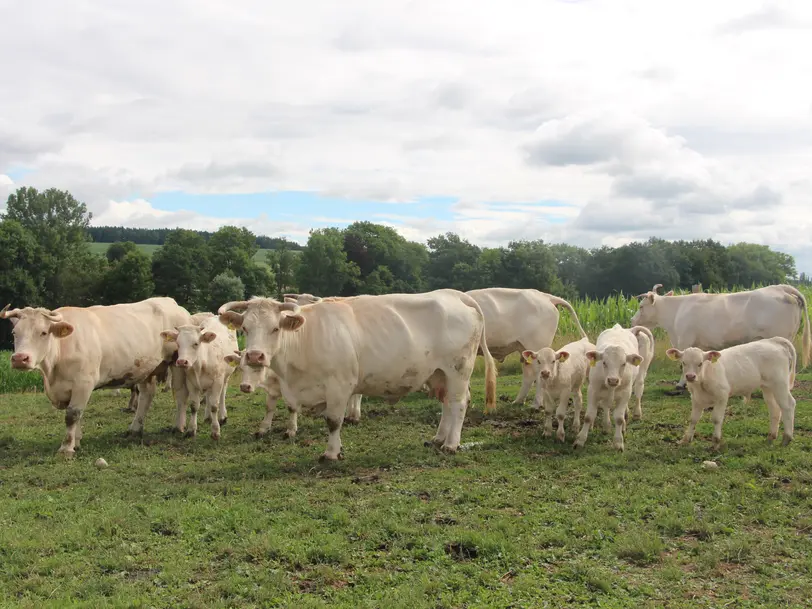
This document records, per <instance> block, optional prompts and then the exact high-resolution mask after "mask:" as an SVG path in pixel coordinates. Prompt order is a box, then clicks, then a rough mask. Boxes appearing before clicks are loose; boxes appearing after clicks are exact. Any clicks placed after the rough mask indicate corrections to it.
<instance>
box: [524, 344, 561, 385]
mask: <svg viewBox="0 0 812 609" xmlns="http://www.w3.org/2000/svg"><path fill="white" fill-rule="evenodd" d="M569 356H570V354H569V353H568V352H567V351H558V352H556V351H553V350H552V349H551V348H550V347H544V348H543V349H539V350H538V351H522V357H523V358H524V360H525V362H529V363H530V364H531V365H532V366H533V367H534V368H535V371H536V373H537V375H538V376H539V377H540V378H541V380H542V382H543V381H548V380H552V379H555V378H556V376H558V364H559V363H563V362H566V361H567V359H568V358H569Z"/></svg>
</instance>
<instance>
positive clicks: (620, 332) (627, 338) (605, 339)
mask: <svg viewBox="0 0 812 609" xmlns="http://www.w3.org/2000/svg"><path fill="white" fill-rule="evenodd" d="M609 345H618V346H621V347H623V348H624V349H625V350H626V353H637V352H638V345H637V337H636V336H634V334H632V333H631V332H630V331H629V330H628V329H627V328H623V327H622V326H620V324H615V325H614V326H612V327H611V328H607V329H606V330H604V331H603V332H601V333H600V334H599V335H598V339H597V340H596V341H595V347H596V350H597V351H603V350H604V349H605V348H606V347H608V346H609Z"/></svg>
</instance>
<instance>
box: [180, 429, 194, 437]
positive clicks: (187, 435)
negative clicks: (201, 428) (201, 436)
mask: <svg viewBox="0 0 812 609" xmlns="http://www.w3.org/2000/svg"><path fill="white" fill-rule="evenodd" d="M196 435H197V431H196V430H193V429H190V430H189V431H187V432H186V433H184V434H183V437H184V438H194V437H195V436H196Z"/></svg>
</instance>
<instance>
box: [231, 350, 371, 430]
mask: <svg viewBox="0 0 812 609" xmlns="http://www.w3.org/2000/svg"><path fill="white" fill-rule="evenodd" d="M242 358H243V353H241V352H239V351H234V353H229V354H228V355H226V358H225V359H226V362H227V363H228V364H229V365H230V366H234V367H236V366H239V365H240V363H241V361H242ZM241 370H242V379H241V381H240V391H242V392H243V393H253V392H254V390H255V389H257V388H259V389H262V390H263V391H264V392H265V394H266V398H265V418H264V419H262V422H261V423H260V424H259V430H258V431H257V432H256V433H255V434H254V435H255V436H256V437H257V438H262V437H263V436H265V435H266V434H267V433H268V432H269V431H270V430H271V426H272V424H273V416H274V412H275V411H276V402H277V400H279V398H280V397H282V385H281V384H280V382H279V377H278V376H277V375H276V373H275V372H274V371H273V370H271V369H270V368H265V367H258V366H255V367H251V366H242V367H241ZM285 402H286V404H287V407H288V414H289V416H288V426H287V429H286V430H285V436H287V437H288V438H293V437H295V436H296V432H297V431H298V430H299V422H298V419H299V410H300V408H299V406H297V405H296V404H295V403H293V402H291V401H289V400H285ZM360 420H361V396H360V395H359V394H355V395H353V396H352V398H350V402H349V404H348V405H347V412H346V413H345V415H344V422H345V423H358V421H360Z"/></svg>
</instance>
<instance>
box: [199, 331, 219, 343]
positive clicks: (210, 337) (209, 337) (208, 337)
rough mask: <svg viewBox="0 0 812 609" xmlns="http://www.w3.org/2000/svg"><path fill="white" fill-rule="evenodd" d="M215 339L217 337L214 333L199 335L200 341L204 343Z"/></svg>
mask: <svg viewBox="0 0 812 609" xmlns="http://www.w3.org/2000/svg"><path fill="white" fill-rule="evenodd" d="M215 338H217V335H216V334H215V333H214V332H203V334H201V335H200V340H201V341H203V342H204V343H210V342H211V341H213V340H214V339H215Z"/></svg>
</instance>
